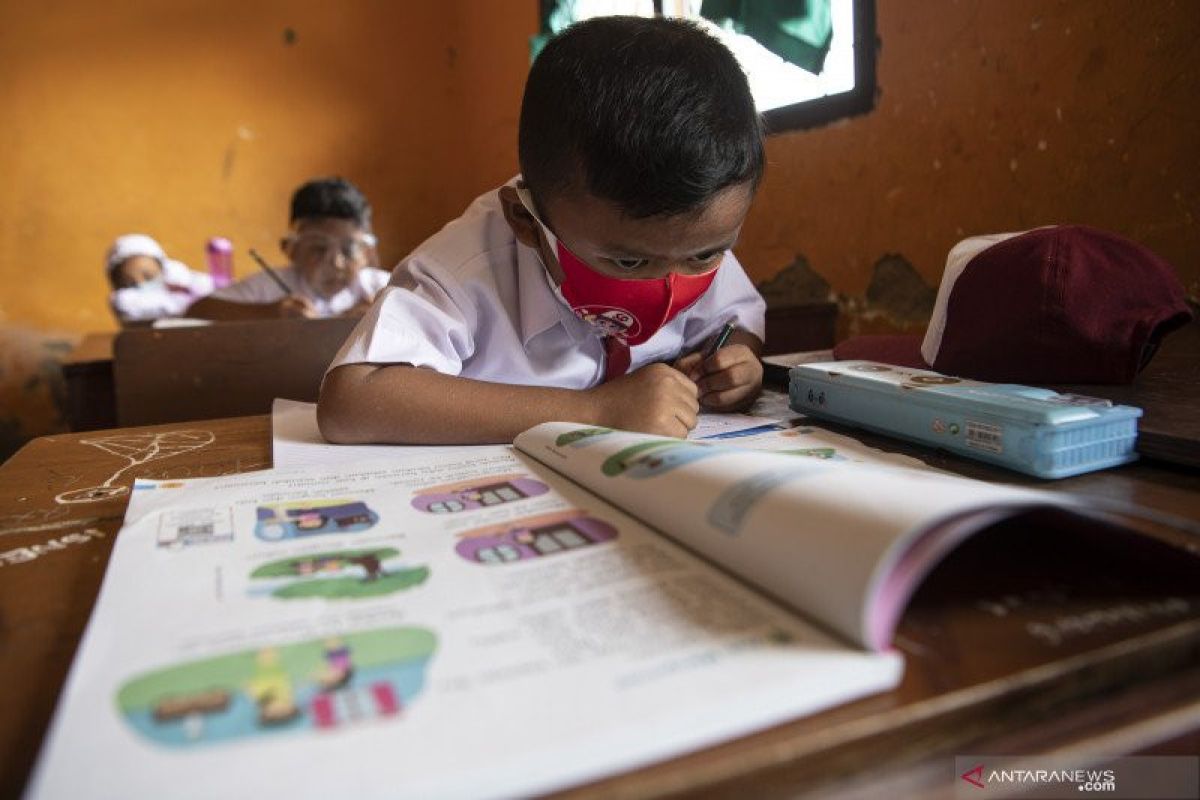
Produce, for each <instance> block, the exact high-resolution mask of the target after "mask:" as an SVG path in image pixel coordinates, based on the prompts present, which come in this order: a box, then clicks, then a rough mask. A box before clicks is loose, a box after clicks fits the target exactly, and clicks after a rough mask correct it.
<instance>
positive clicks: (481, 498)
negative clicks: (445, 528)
mask: <svg viewBox="0 0 1200 800" xmlns="http://www.w3.org/2000/svg"><path fill="white" fill-rule="evenodd" d="M548 491H550V487H548V486H547V485H546V484H544V483H542V482H541V481H538V480H534V479H533V478H531V477H529V476H528V475H525V474H524V473H520V472H518V473H513V474H510V475H489V476H486V477H477V478H471V479H470V480H467V481H457V482H455V483H447V484H442V485H440V486H429V487H427V488H425V489H422V490H421V491H419V492H417V494H416V496H415V497H414V498H413V501H412V505H413V508H415V509H417V510H418V511H425V512H428V513H430V514H453V513H456V512H459V511H472V510H474V509H478V508H490V507H491V506H498V505H502V504H504V503H511V502H514V501H516V500H524V499H525V498H526V497H537V496H538V495H541V494H545V493H546V492H548Z"/></svg>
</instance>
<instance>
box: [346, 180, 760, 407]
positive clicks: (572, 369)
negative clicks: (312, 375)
mask: <svg viewBox="0 0 1200 800" xmlns="http://www.w3.org/2000/svg"><path fill="white" fill-rule="evenodd" d="M765 314H766V304H765V303H764V302H763V299H762V297H761V296H760V295H759V294H758V292H757V290H755V288H754V286H753V284H751V283H750V280H749V278H747V277H746V273H745V271H744V270H743V269H742V265H741V264H739V263H738V261H737V259H736V258H734V257H733V254H732V253H728V252H727V253H726V254H725V258H724V259H723V260H722V262H721V266H720V268H719V269H718V271H717V275H716V277H715V278H714V279H713V282H712V285H711V286H710V287H709V289H708V291H707V292H705V294H704V295H703V296H702V297H701V298H700V299H699V300H697V301H696V302H695V303H694V304H693V305H692V306H690V307H689V308H687V309H685V310H684V311H682V312H680V313H679V315H678V316H676V317H675V319H673V320H672V321H671V322H670V323H668V324H667V325H665V326H664V327H663V328H661V329H660V330H659V331H658V332H657V333H655V334H654V335H653V336H652V337H650V339H649V340H647V341H646V342H645V343H643V344H640V345H637V346H635V347H632V348H631V349H630V367H629V370H630V372H632V371H633V370H635V369H637V368H639V367H641V366H644V365H646V364H649V363H651V362H653V361H669V360H672V359H674V358H676V357H677V356H679V355H680V353H681V352H690V351H692V350H695V349H696V348H698V347H699V346H700V345H701V344H702V343H703V342H704V340H705V339H707V338H708V337H709V336H711V335H713V334H714V333H716V332H717V331H718V330H720V328H721V326H722V325H724V324H725V322H726V321H731V320H732V321H733V322H734V323H735V324H737V325H738V326H740V327H742V328H745V329H746V330H748V331H750V332H751V333H754V334H755V335H756V336H758V337H759V338H760V339H761V338H762V336H763V327H764V316H765ZM359 363H371V364H411V365H413V366H418V367H430V368H432V369H435V370H437V371H438V372H441V373H444V374H447V375H459V376H462V377H465V378H474V379H476V380H483V381H492V382H499V383H507V384H516V385H523V386H553V387H559V388H567V389H587V388H590V387H592V386H595V385H597V384H598V383H600V382H601V381H602V380H603V379H604V343H603V340H602V338H601V335H600V334H599V333H598V332H597V331H596V329H595V328H593V327H592V326H591V325H590V324H589V323H587V322H584V321H583V320H581V319H580V318H579V317H577V316H575V313H574V312H573V311H572V310H571V307H570V306H569V305H567V303H566V302H565V301H564V300H563V299H562V298H561V296H560V295H559V294H558V293H557V292H556V290H555V288H554V286H553V282H552V281H551V279H550V276H549V275H548V274H547V272H546V269H545V268H544V267H543V266H542V262H541V259H540V258H539V256H538V254H537V252H536V251H535V250H534V249H533V248H531V247H527V246H525V245H523V244H521V243H519V242H518V241H517V240H516V237H515V236H514V235H513V232H512V229H511V228H509V227H508V223H507V222H505V220H504V214H503V211H502V210H501V207H500V199H499V193H498V192H497V191H491V192H488V193H487V194H484V195H482V196H480V197H479V198H477V199H476V200H475V202H473V203H472V204H471V206H470V207H469V208H468V209H467V210H466V212H465V213H464V214H463V215H462V216H461V217H459V218H458V219H456V220H454V221H453V222H451V223H449V224H448V225H446V227H444V228H442V230H441V231H439V232H438V233H435V234H434V235H433V236H432V237H430V238H429V239H427V240H426V241H425V242H424V243H422V244H421V245H420V246H418V247H417V249H416V250H414V251H413V252H412V253H411V254H410V255H409V256H408V257H407V258H405V259H404V260H403V261H401V262H400V264H399V265H398V266H397V267H396V269H395V270H394V271H393V272H392V279H391V283H390V284H389V286H388V287H387V288H386V289H384V290H383V292H381V293H380V294H379V296H378V297H377V298H376V299H375V304H374V305H373V306H372V307H371V309H370V311H368V312H367V313H366V314H365V315H364V316H363V318H362V320H361V321H359V323H358V326H357V327H356V328H355V329H354V331H353V332H352V333H351V334H350V338H349V339H347V340H346V343H345V344H344V345H343V346H342V349H341V351H339V352H338V354H337V356H335V357H334V359H333V363H332V364H330V366H329V368H330V369H333V368H334V367H337V366H340V365H342V364H359Z"/></svg>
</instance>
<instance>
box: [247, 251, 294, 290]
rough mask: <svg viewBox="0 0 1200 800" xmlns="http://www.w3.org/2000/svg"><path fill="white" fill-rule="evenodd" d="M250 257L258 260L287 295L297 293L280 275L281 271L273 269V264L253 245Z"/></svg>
mask: <svg viewBox="0 0 1200 800" xmlns="http://www.w3.org/2000/svg"><path fill="white" fill-rule="evenodd" d="M250 257H251V258H253V259H254V260H255V261H257V262H258V266H260V267H262V270H263V272H265V273H267V274H268V275H270V276H271V280H273V281H275V284H276V285H277V286H278V287H279V288H280V289H282V290H283V293H284V294H285V295H287V296H288V297H291V296H293V295H294V294H295V292H293V291H292V290H291V288H290V287H289V286H288V285H287V284H286V283H284V282H283V278H281V277H279V273H278V272H276V271H275V270H273V269H271V265H270V264H268V263H267V261H266V259H264V258H263V257H262V256H260V255H259V254H258V251H257V250H255V249H254V248H253V247H251V248H250Z"/></svg>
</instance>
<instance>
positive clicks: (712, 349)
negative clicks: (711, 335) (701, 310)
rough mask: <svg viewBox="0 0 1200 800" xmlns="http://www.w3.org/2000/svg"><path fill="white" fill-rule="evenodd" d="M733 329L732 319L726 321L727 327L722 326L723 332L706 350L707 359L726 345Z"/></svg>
mask: <svg viewBox="0 0 1200 800" xmlns="http://www.w3.org/2000/svg"><path fill="white" fill-rule="evenodd" d="M733 329H734V324H733V321H732V320H730V321H729V322H726V323H725V327H723V328H721V332H720V333H718V334H717V338H715V339H713V340H712V344H710V345H709V346H708V349H707V350H705V351H704V357H705V358H706V359H707V358H711V357H712V355H713V354H714V353H716V352H717V351H718V350H720V349H721V348H722V347H724V346H725V343H726V342H727V341H729V334H731V333H733Z"/></svg>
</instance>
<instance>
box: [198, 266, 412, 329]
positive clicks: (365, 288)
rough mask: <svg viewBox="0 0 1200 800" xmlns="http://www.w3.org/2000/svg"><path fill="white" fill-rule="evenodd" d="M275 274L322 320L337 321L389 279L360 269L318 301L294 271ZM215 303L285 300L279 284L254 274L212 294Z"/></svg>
mask: <svg viewBox="0 0 1200 800" xmlns="http://www.w3.org/2000/svg"><path fill="white" fill-rule="evenodd" d="M275 274H276V275H278V276H279V277H280V278H282V279H283V282H284V283H285V284H287V286H288V288H289V289H291V290H292V291H293V292H294V293H295V294H298V295H301V296H303V297H306V298H308V300H309V301H310V302H311V303H312V304H313V308H315V309H316V310H317V313H318V314H319V315H320V316H322V317H336V316H337V315H338V314H341V313H343V312H345V311H349V310H350V309H351V308H353V307H354V306H356V305H358V304H359V303H363V302H366V303H369V302H371V300H372V299H373V298H374V297H375V295H376V293H378V292H379V290H380V289H382V288H383V287H385V286H387V283H388V278H389V277H390V275H389V274H388V273H387V272H386V271H385V270H382V269H376V268H374V267H363V268H362V269H360V270H359V271H358V274H357V275H356V276H355V278H354V280H353V281H351V282H350V284H349V285H348V286H346V288H344V289H342V290H341V291H339V292H338V293H337V294H335V295H333V296H332V297H320V296H318V295H317V293H316V292H314V291H313V290H312V287H310V286H309V285H308V284H307V283H305V281H304V279H303V278H301V277H300V272H299V270H297V269H296V268H295V267H292V266H287V267H276V268H275ZM212 296H213V297H215V298H217V299H218V300H229V301H232V302H234V303H255V304H262V303H276V302H279V301H280V300H282V299H283V298H284V293H283V290H282V289H280V288H279V284H277V283H275V281H273V280H272V279H271V276H270V275H268V274H267V273H265V272H256V273H255V274H253V275H248V276H247V277H245V278H242V279H241V280H240V281H238V282H237V283H234V284H232V285H230V286H226V287H225V288H224V289H218V290H217V291H215V292H213V293H212Z"/></svg>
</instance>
